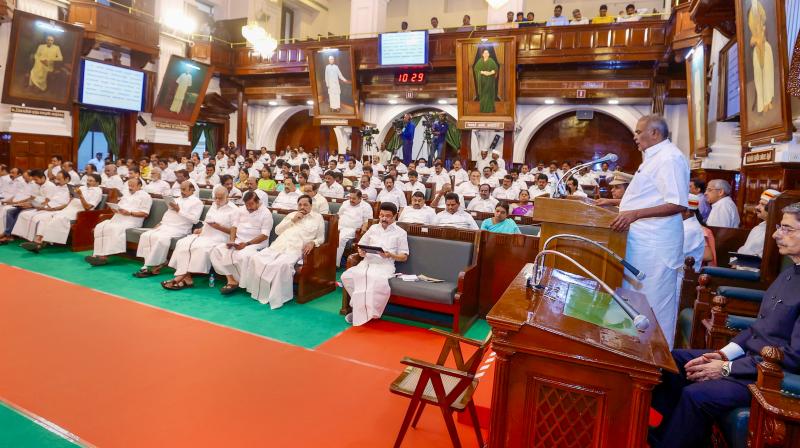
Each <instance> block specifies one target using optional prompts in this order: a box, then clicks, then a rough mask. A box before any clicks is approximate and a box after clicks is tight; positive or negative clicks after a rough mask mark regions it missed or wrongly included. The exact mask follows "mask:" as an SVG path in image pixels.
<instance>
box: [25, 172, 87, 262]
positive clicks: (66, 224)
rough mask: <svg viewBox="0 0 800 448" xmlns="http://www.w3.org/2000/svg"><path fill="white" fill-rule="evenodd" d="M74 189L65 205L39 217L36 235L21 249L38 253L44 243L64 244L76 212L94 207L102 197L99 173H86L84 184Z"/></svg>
mask: <svg viewBox="0 0 800 448" xmlns="http://www.w3.org/2000/svg"><path fill="white" fill-rule="evenodd" d="M74 191H75V195H74V196H73V197H72V198H71V199H70V201H69V204H67V206H66V207H64V208H63V209H62V210H60V211H58V212H54V213H51V214H49V215H47V216H44V217H42V218H41V220H40V222H39V226H38V227H37V230H36V237H35V238H34V240H33V241H32V242H25V243H22V244H21V245H20V246H21V247H22V248H23V249H26V250H29V251H31V252H34V253H39V251H40V250H41V249H42V247H44V246H45V245H46V244H49V243H53V244H66V243H67V239H68V238H69V231H70V227H72V221H73V220H75V218H77V216H78V213H79V212H82V211H84V210H92V209H94V208H95V207H97V204H99V203H100V201H101V200H102V199H103V190H102V189H101V188H100V175H99V174H90V175H88V176H87V177H86V185H84V186H82V187H80V188H76V189H75V190H74Z"/></svg>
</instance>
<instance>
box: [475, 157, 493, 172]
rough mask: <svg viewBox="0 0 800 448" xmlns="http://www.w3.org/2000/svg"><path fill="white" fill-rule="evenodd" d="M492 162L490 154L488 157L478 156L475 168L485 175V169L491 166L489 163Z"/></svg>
mask: <svg viewBox="0 0 800 448" xmlns="http://www.w3.org/2000/svg"><path fill="white" fill-rule="evenodd" d="M491 161H492V158H491V156H489V154H486V157H481V156H478V159H477V161H476V165H475V167H476V168H477V170H478V171H480V172H481V173H483V169H484V168H486V167H487V166H489V162H491Z"/></svg>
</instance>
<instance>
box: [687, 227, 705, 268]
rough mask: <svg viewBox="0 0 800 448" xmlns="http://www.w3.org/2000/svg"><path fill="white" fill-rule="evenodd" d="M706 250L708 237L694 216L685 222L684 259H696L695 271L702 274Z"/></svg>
mask: <svg viewBox="0 0 800 448" xmlns="http://www.w3.org/2000/svg"><path fill="white" fill-rule="evenodd" d="M705 250H706V237H705V234H704V233H703V226H701V225H700V222H699V221H698V220H697V218H695V217H694V216H690V217H689V218H688V219H684V220H683V258H684V259H686V257H694V266H693V267H694V271H695V272H700V266H701V265H702V264H703V253H704V252H705Z"/></svg>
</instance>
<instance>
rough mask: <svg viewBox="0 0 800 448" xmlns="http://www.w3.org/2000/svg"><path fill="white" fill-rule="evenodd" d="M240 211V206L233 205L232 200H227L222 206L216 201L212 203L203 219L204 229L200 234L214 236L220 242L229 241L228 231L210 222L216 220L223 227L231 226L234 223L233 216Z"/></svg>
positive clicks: (208, 236)
mask: <svg viewBox="0 0 800 448" xmlns="http://www.w3.org/2000/svg"><path fill="white" fill-rule="evenodd" d="M238 213H239V208H238V207H236V206H235V205H233V203H232V202H226V203H225V205H223V206H222V207H220V206H218V205H217V204H216V203H214V204H211V207H209V209H208V212H206V217H205V219H204V220H203V229H202V231H201V233H200V235H202V236H203V237H207V238H212V239H214V240H215V241H219V242H220V243H224V242H226V241H228V235H229V234H228V233H226V232H223V231H221V230H219V229H215V228H214V227H211V226H210V225H209V223H212V222H214V223H217V224H219V225H221V226H223V227H231V226H232V225H233V217H234V216H236V215H237V214H238Z"/></svg>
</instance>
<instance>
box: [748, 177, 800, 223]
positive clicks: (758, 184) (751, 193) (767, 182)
mask: <svg viewBox="0 0 800 448" xmlns="http://www.w3.org/2000/svg"><path fill="white" fill-rule="evenodd" d="M742 171H743V174H744V182H743V186H742V189H743V192H742V193H741V194H740V195H739V196H738V197H739V198H740V200H739V201H737V202H739V204H741V221H742V226H743V227H746V228H752V227H754V226H755V225H756V224H758V218H757V217H756V216H755V207H756V205H758V201H759V199H760V197H761V193H762V192H763V191H764V190H766V189H768V188H774V189H776V190H778V191H785V190H797V189H800V165H797V164H775V165H763V166H750V167H747V166H745V167H744V168H743V170H742Z"/></svg>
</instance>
